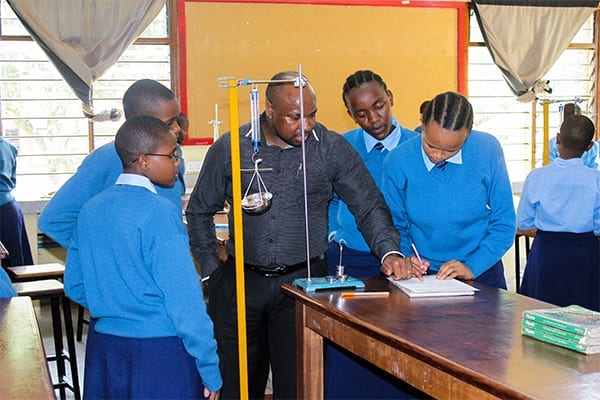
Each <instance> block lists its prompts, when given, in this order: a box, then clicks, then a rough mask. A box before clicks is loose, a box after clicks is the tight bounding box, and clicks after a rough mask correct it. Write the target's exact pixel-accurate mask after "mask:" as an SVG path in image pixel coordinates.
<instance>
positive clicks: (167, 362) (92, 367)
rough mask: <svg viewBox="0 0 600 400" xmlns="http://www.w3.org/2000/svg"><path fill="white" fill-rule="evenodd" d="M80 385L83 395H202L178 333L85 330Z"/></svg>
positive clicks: (167, 397) (177, 397) (165, 396)
mask: <svg viewBox="0 0 600 400" xmlns="http://www.w3.org/2000/svg"><path fill="white" fill-rule="evenodd" d="M92 329H93V326H92V324H90V332H91V331H92ZM90 339H91V340H90ZM83 386H84V388H83V391H84V393H83V397H84V398H85V399H204V398H205V397H204V394H203V392H204V386H203V385H202V379H201V378H200V374H199V373H198V370H197V368H196V362H195V359H194V358H193V357H192V356H190V355H189V354H188V352H187V351H186V350H185V348H184V346H183V342H182V341H181V339H180V338H179V337H177V336H173V337H161V338H147V339H146V338H145V339H139V338H126V337H121V336H113V335H106V334H103V333H98V332H94V333H91V336H90V334H88V342H87V347H86V353H85V378H84V385H83Z"/></svg>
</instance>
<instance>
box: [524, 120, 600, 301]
mask: <svg viewBox="0 0 600 400" xmlns="http://www.w3.org/2000/svg"><path fill="white" fill-rule="evenodd" d="M594 131H595V129H594V124H593V123H592V121H591V120H590V119H589V118H587V117H586V116H583V115H573V116H571V117H568V118H566V119H565V121H564V122H563V123H562V125H561V127H560V132H559V133H558V135H557V136H556V139H557V145H558V151H559V154H560V157H559V158H557V159H555V160H554V161H553V162H552V164H550V165H547V166H545V167H542V168H537V169H535V170H533V171H531V172H530V173H529V175H528V176H527V179H526V180H525V184H524V186H523V192H522V193H521V199H520V201H519V207H518V209H517V225H518V227H519V228H520V229H522V230H532V229H533V230H536V234H535V240H534V241H533V245H532V247H531V251H530V253H529V256H528V258H527V268H525V273H524V275H523V284H522V286H521V293H522V294H524V295H526V296H530V297H535V298H537V299H540V300H543V301H547V302H550V303H553V304H556V305H559V306H567V305H570V304H579V305H580V306H583V307H586V308H589V309H592V310H596V311H600V270H599V268H598V263H599V257H598V248H599V245H598V239H597V236H600V171H598V170H596V169H592V168H589V167H587V166H586V165H585V164H584V161H583V158H582V155H583V154H584V153H585V152H586V151H588V150H589V149H590V147H591V146H592V141H593V137H594Z"/></svg>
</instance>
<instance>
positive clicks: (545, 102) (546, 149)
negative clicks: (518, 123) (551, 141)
mask: <svg viewBox="0 0 600 400" xmlns="http://www.w3.org/2000/svg"><path fill="white" fill-rule="evenodd" d="M549 104H550V101H549V100H548V99H544V100H542V109H543V110H544V147H543V148H544V158H543V165H548V162H549V159H550V157H549V145H548V132H549V130H550V126H549V122H548V121H549V118H548V117H549V115H548V105H549Z"/></svg>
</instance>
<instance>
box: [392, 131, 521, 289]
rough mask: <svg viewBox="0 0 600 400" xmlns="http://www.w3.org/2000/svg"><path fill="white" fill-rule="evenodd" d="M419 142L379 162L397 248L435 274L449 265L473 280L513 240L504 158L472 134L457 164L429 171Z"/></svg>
mask: <svg viewBox="0 0 600 400" xmlns="http://www.w3.org/2000/svg"><path fill="white" fill-rule="evenodd" d="M423 157H424V155H423V151H422V144H421V138H420V137H417V138H414V139H412V140H410V141H408V142H407V143H405V144H404V145H403V146H400V147H398V148H396V149H395V150H393V151H392V152H391V153H390V155H389V156H388V157H387V159H386V161H385V163H384V170H383V180H382V191H383V194H384V196H385V199H386V201H387V203H388V205H389V207H390V210H391V211H392V216H393V218H394V224H395V226H396V228H397V229H398V230H399V232H400V235H401V242H400V245H401V249H402V252H403V253H404V254H407V255H408V254H412V253H413V251H412V250H411V248H410V246H411V243H415V245H416V247H417V248H418V249H419V253H420V255H421V257H422V258H424V259H427V260H429V261H430V263H431V267H430V269H431V270H433V271H437V270H438V269H439V268H440V266H441V265H442V264H443V263H445V262H447V261H450V260H453V259H454V260H458V261H461V262H462V263H464V264H465V265H467V266H468V267H469V268H470V269H471V271H472V272H473V275H474V277H475V278H476V277H478V276H479V275H481V274H482V273H483V272H485V271H486V270H487V269H489V268H490V267H491V266H493V265H494V264H495V263H496V262H498V261H499V260H500V259H501V257H502V255H504V253H505V252H506V251H507V250H508V249H509V248H510V246H511V245H512V243H513V242H514V239H515V232H516V226H515V210H514V204H513V199H512V191H511V186H510V181H509V178H508V173H507V170H506V163H505V161H504V154H503V152H502V148H501V147H500V143H499V142H498V140H497V139H496V138H494V137H493V136H491V135H489V134H487V133H483V132H478V131H471V133H470V135H469V137H468V138H467V140H466V141H465V143H464V145H463V147H462V164H455V163H449V164H447V165H446V167H445V169H444V170H441V169H438V168H433V169H431V171H428V170H427V168H426V164H425V161H424V159H423Z"/></svg>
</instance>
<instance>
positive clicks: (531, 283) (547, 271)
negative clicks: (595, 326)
mask: <svg viewBox="0 0 600 400" xmlns="http://www.w3.org/2000/svg"><path fill="white" fill-rule="evenodd" d="M599 250H600V246H599V245H598V239H597V238H596V237H595V236H594V234H593V233H592V232H588V233H569V232H544V231H538V232H537V234H536V236H535V239H534V240H533V245H532V246H531V251H530V252H529V257H528V259H527V265H526V267H525V273H524V274H523V283H522V285H521V294H524V295H526V296H529V297H534V298H536V299H539V300H543V301H546V302H548V303H552V304H556V305H557V306H568V305H570V304H578V305H580V306H582V307H586V308H589V309H591V310H596V311H600V266H599V261H600V259H599V254H598V252H599Z"/></svg>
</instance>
